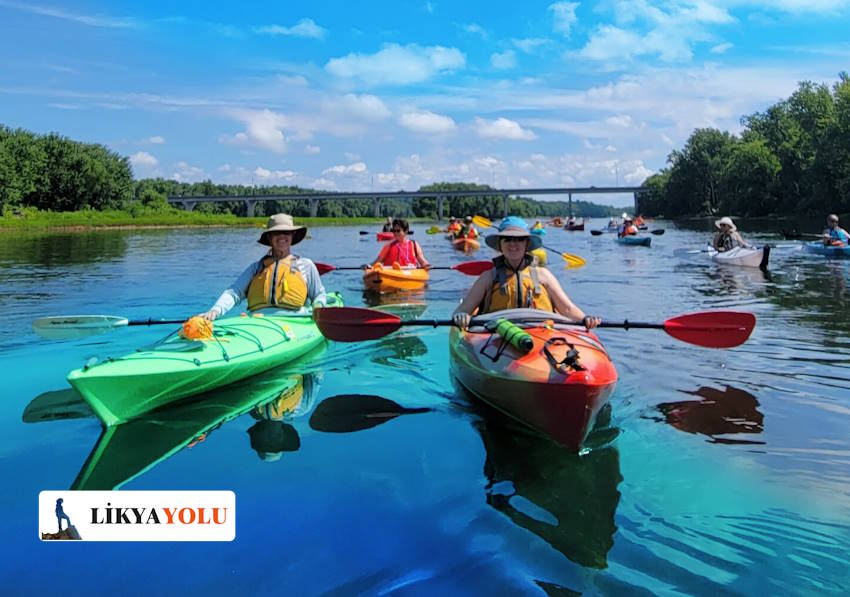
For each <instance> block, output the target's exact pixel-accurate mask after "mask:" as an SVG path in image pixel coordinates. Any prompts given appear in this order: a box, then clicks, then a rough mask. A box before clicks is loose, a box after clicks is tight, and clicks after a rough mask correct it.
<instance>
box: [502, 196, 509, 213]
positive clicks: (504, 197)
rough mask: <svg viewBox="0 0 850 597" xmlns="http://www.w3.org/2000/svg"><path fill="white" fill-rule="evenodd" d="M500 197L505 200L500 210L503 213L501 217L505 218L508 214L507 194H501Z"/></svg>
mask: <svg viewBox="0 0 850 597" xmlns="http://www.w3.org/2000/svg"><path fill="white" fill-rule="evenodd" d="M502 198H503V199H504V201H505V207H504V209H503V210H502V213H503V214H504V215H502V217H503V218H507V217H508V215H509V214H508V196H507V195H502Z"/></svg>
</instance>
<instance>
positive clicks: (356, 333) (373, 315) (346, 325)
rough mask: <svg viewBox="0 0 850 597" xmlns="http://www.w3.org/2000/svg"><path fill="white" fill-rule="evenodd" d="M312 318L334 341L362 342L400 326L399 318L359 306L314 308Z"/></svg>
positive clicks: (324, 333)
mask: <svg viewBox="0 0 850 597" xmlns="http://www.w3.org/2000/svg"><path fill="white" fill-rule="evenodd" d="M313 319H315V321H316V325H317V326H318V328H319V331H320V332H322V335H323V336H324V337H325V338H327V339H328V340H334V341H336V342H362V341H364V340H375V339H377V338H383V337H384V336H386V335H387V334H391V333H393V332H394V331H396V330H397V329H398V328H400V327H401V318H399V317H396V316H395V315H392V314H391V313H381V312H380V311H374V310H372V309H361V308H359V307H332V308H327V309H316V310H315V311H313Z"/></svg>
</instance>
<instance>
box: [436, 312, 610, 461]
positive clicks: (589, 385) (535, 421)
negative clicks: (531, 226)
mask: <svg viewBox="0 0 850 597" xmlns="http://www.w3.org/2000/svg"><path fill="white" fill-rule="evenodd" d="M504 314H505V315H506V317H508V318H509V317H510V312H509V311H506V312H504ZM526 331H528V333H529V334H531V336H532V338H533V339H534V347H533V348H532V349H531V351H530V352H529V353H528V354H522V353H520V352H519V351H517V350H516V349H514V348H513V347H511V346H508V347H507V348H506V349H505V350H504V352H503V353H502V354H501V355H500V356H499V358H498V359H497V360H496V361H493V360H492V359H491V358H490V357H488V356H486V355H485V354H481V350H482V348H484V347H485V345H487V343H488V341H489V345H487V347H486V349H485V352H486V353H487V354H489V355H491V356H493V355H495V353H496V350H497V348H498V346H499V344H500V342H501V341H500V339H499V338H498V337H493V338H491V334H490V333H489V332H481V333H477V332H473V331H460V330H457V329H452V330H451V332H450V334H449V353H450V362H451V371H452V374H453V376H454V377H455V378H456V379H457V380H458V382H460V384H461V385H462V386H463V387H465V388H466V389H467V390H469V391H470V392H471V393H472V394H474V395H475V396H477V397H478V398H480V399H481V400H483V401H484V402H486V403H488V404H489V405H491V406H493V407H494V408H496V409H498V410H500V411H502V412H503V413H505V414H507V415H508V416H510V417H512V418H514V419H516V420H518V421H520V422H521V423H523V424H525V425H527V426H528V427H531V428H532V429H534V430H535V431H537V432H539V433H541V434H543V435H545V436H547V437H549V438H551V439H552V440H554V441H555V442H557V443H559V444H561V445H563V446H566V447H567V448H569V449H571V450H572V451H574V452H578V451H579V450H580V449H581V446H582V443H583V442H584V439H585V437H586V436H587V434H588V432H589V431H590V429H592V427H593V424H594V422H595V420H596V415H597V414H598V413H599V410H600V409H601V408H602V407H603V406H604V405H605V403H606V402H607V401H608V397H609V396H610V395H611V393H612V392H613V391H614V386H615V385H616V383H617V371H616V369H615V368H614V364H613V363H612V362H611V360H610V358H609V357H608V354H607V352H606V351H605V349H604V347H603V346H602V344H601V343H600V342H599V340H598V338H596V336H594V335H593V334H591V333H588V332H585V331H583V330H582V331H575V330H572V329H555V330H552V329H547V328H527V329H526ZM553 338H563V339H565V340H566V341H567V342H568V343H569V344H571V345H572V346H573V347H574V348H575V349H576V350H577V351H578V354H579V361H578V362H579V364H580V365H581V366H582V367H584V369H583V370H575V369H572V368H566V369H563V370H558V369H556V368H555V367H554V366H553V365H551V364H550V362H549V360H547V358H546V356H545V353H544V350H543V349H544V345H545V343H546V342H547V341H548V340H551V339H553ZM549 350H550V352H551V353H552V355H553V357H554V358H555V359H556V360H558V361H560V360H562V359H563V358H564V356H565V354H566V351H567V350H569V347H568V346H556V345H552V346H550V347H549Z"/></svg>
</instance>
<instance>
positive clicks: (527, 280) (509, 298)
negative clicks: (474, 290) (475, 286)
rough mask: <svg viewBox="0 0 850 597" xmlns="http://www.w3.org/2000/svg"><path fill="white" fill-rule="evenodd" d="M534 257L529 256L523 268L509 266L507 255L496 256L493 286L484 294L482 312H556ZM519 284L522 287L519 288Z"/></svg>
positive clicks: (524, 261) (526, 257)
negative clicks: (516, 268)
mask: <svg viewBox="0 0 850 597" xmlns="http://www.w3.org/2000/svg"><path fill="white" fill-rule="evenodd" d="M532 260H533V258H532V257H530V256H529V255H526V256H525V259H524V260H523V263H522V269H520V270H518V271H513V270H510V269H508V267H507V264H506V263H505V258H504V256H502V255H500V256H499V257H496V258H495V259H493V264H494V266H495V267H494V268H493V285H492V286H491V287H490V288H489V289H488V290H487V294H485V295H484V303H483V304H482V306H481V313H493V312H494V311H502V310H504V309H540V310H541V311H550V312H554V311H555V309H554V308H553V307H552V301H551V300H549V293H548V292H546V288H545V287H544V286H543V285H542V284H541V283H540V280H539V279H538V277H537V267H536V266H534V265H533V263H532ZM517 287H519V288H520V290H519V291H517Z"/></svg>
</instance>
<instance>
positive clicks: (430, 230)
mask: <svg viewBox="0 0 850 597" xmlns="http://www.w3.org/2000/svg"><path fill="white" fill-rule="evenodd" d="M442 231H443V229H442V228H440V227H439V226H431V227H430V228H428V229H427V230H426V231H425V234H437V233H438V232H442Z"/></svg>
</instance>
